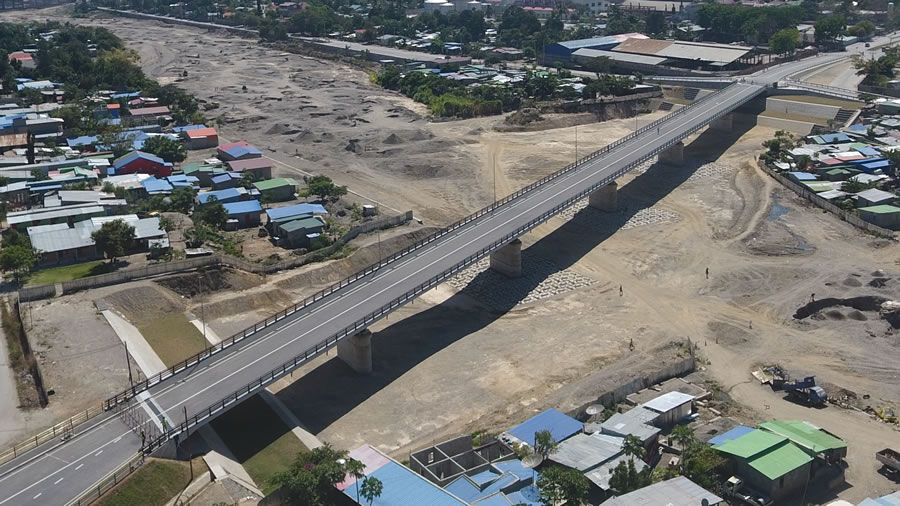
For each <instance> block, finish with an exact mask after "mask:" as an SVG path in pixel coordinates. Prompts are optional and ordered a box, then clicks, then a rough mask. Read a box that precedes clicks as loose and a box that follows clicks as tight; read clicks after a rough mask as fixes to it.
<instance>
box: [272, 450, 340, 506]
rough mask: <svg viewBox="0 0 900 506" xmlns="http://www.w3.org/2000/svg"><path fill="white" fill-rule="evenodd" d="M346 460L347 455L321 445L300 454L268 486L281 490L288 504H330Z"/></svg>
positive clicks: (312, 505)
mask: <svg viewBox="0 0 900 506" xmlns="http://www.w3.org/2000/svg"><path fill="white" fill-rule="evenodd" d="M349 460H352V459H349V458H348V457H347V452H345V451H338V450H335V449H334V448H332V446H331V445H330V444H328V443H325V444H324V445H322V446H320V447H318V448H315V449H313V450H309V451H304V452H300V454H298V455H297V458H295V459H294V462H293V463H291V466H290V467H289V468H288V469H287V470H286V471H283V472H281V473H278V474H276V475H275V477H274V478H272V484H274V485H277V486H280V487H281V489H282V491H283V493H284V500H285V502H287V503H288V504H308V505H310V506H320V505H326V504H331V502H332V500H331V497H332V496H333V494H335V493H339V492H337V490H336V489H335V487H334V486H335V485H337V484H338V483H340V482H342V481H344V478H345V476H346V475H347V463H348V461H349Z"/></svg>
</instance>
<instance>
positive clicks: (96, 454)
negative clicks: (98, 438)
mask: <svg viewBox="0 0 900 506" xmlns="http://www.w3.org/2000/svg"><path fill="white" fill-rule="evenodd" d="M101 453H103V450H100V451H99V452H97V453H95V454H94V456H95V457H99V456H100V454H101Z"/></svg>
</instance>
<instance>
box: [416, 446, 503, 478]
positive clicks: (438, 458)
mask: <svg viewBox="0 0 900 506" xmlns="http://www.w3.org/2000/svg"><path fill="white" fill-rule="evenodd" d="M515 456H516V454H515V452H513V450H512V448H510V447H509V446H507V445H506V444H505V443H504V442H503V441H500V440H499V439H493V438H492V439H490V440H489V441H487V442H482V444H481V445H479V446H475V444H474V441H473V439H472V436H470V435H463V436H459V437H456V438H453V439H451V440H448V441H443V442H441V443H437V444H435V445H432V446H429V447H427V448H423V449H421V450H419V451H417V452H413V453H411V454H410V456H409V468H410V469H412V470H413V471H415V472H417V473H419V474H420V475H422V476H424V477H425V478H426V479H428V481H430V482H432V483H434V484H436V485H438V486H440V487H445V486H447V485H449V484H450V483H451V482H452V481H453V480H455V479H457V478H459V477H460V476H463V475H472V474H476V473H480V472H482V471H486V470H488V469H489V468H490V466H491V465H492V464H497V463H499V462H501V461H509V460H511V459H514V458H515Z"/></svg>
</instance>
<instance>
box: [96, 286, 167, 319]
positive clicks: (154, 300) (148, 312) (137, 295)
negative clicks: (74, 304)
mask: <svg viewBox="0 0 900 506" xmlns="http://www.w3.org/2000/svg"><path fill="white" fill-rule="evenodd" d="M104 300H105V301H106V302H107V303H108V304H110V305H111V306H113V307H114V308H116V309H117V310H118V311H119V312H120V313H122V316H124V317H125V318H127V319H128V321H130V322H131V323H133V324H135V325H138V324H140V323H141V322H147V321H151V320H158V319H161V318H165V317H166V316H168V315H170V314H172V313H181V312H183V311H184V306H183V305H182V304H181V301H176V300H175V299H174V298H173V297H172V296H170V295H169V294H168V293H166V292H165V291H164V290H160V289H158V288H156V287H153V286H137V287H134V288H127V289H125V290H121V291H118V292H115V293H113V294H111V295H109V296H107V297H104Z"/></svg>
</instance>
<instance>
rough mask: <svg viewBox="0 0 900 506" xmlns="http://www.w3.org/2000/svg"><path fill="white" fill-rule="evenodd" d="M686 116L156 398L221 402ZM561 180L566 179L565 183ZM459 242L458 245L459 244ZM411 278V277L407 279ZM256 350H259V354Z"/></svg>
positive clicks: (601, 174)
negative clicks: (195, 384) (192, 383)
mask: <svg viewBox="0 0 900 506" xmlns="http://www.w3.org/2000/svg"><path fill="white" fill-rule="evenodd" d="M752 92H753V87H747V86H745V87H742V88H738V89H736V90H735V91H734V92H733V93H731V95H732V96H731V97H726V98H722V99H721V100H717V102H719V101H724V100H726V99H728V100H740V99H741V98H743V96H744V94H746V93H752ZM715 106H716V102H713V103H711V104H710V105H708V106H706V107H708V108H709V109H710V110H712V108H714V107H715ZM685 116H687V117H686V118H684V120H683V121H680V124H678V125H669V124H667V126H675V127H677V128H675V129H674V131H672V133H671V134H670V135H660V136H656V135H652V134H650V135H648V137H650V138H651V140H652V141H653V142H651V143H650V144H646V143H645V142H643V141H644V137H643V136H642V137H641V138H639V139H635V140H636V141H641V142H635V143H634V144H632V145H631V146H629V144H630V143H626V144H623V145H622V146H623V148H627V147H633V148H634V149H631V150H629V151H627V152H625V153H623V154H622V155H620V156H619V157H618V159H615V157H613V158H614V159H613V160H612V162H613V163H612V164H611V165H610V166H608V167H607V168H606V169H603V170H601V171H596V172H595V173H593V174H590V173H589V172H590V170H580V171H577V172H573V173H572V174H573V175H571V176H570V175H567V177H562V178H560V179H559V180H556V181H554V182H553V183H552V184H548V185H547V187H545V188H544V189H542V190H541V191H539V192H537V193H536V194H535V195H539V196H542V197H543V202H541V203H540V205H535V204H534V202H533V201H532V200H533V199H534V197H531V196H529V198H525V199H522V200H520V201H517V202H515V203H513V204H512V205H510V207H509V208H505V209H503V210H501V211H499V212H497V213H495V214H494V215H493V217H492V218H491V220H488V221H486V222H485V223H489V224H491V225H492V226H490V227H488V229H487V230H484V231H483V232H482V234H481V235H479V236H478V237H476V238H475V240H473V239H472V237H470V234H471V232H472V230H475V228H473V229H466V230H465V231H464V232H458V233H453V234H450V236H451V239H450V241H449V242H447V243H446V246H447V247H448V248H454V247H455V249H451V251H449V252H445V251H444V250H438V249H435V248H431V249H429V250H428V251H426V252H424V253H423V254H421V255H413V258H412V259H409V260H405V261H404V262H403V263H398V264H395V265H393V266H392V268H390V269H383V270H382V271H381V273H380V274H378V275H377V276H376V277H375V278H374V282H373V283H366V284H362V285H360V286H358V287H357V288H355V289H352V290H350V291H348V292H346V293H345V294H344V295H342V296H339V297H338V299H337V300H335V301H332V304H334V305H335V307H334V308H333V309H332V308H325V309H326V311H324V313H323V318H326V319H324V321H323V319H322V318H315V319H314V320H313V321H311V322H310V324H311V325H315V326H314V327H313V328H308V327H305V328H300V329H296V330H299V331H302V333H300V334H299V335H295V334H294V332H295V329H294V327H295V326H297V325H300V324H302V323H304V321H305V319H299V320H296V321H293V322H291V323H289V324H287V325H285V326H283V327H281V328H280V329H279V330H278V331H277V333H278V334H282V335H279V336H278V337H276V338H275V339H266V340H261V341H256V342H253V343H249V344H248V345H247V346H246V347H241V348H240V350H239V351H242V352H243V351H247V352H249V350H248V349H247V348H250V347H252V348H253V349H254V354H253V355H254V357H255V358H254V360H252V361H251V362H250V363H241V362H236V363H235V364H234V365H235V366H238V367H239V369H234V368H232V367H227V368H219V367H211V368H210V369H208V370H207V371H205V372H204V374H203V375H202V376H200V375H198V376H197V377H196V378H195V379H196V380H198V381H199V380H202V381H204V382H205V383H210V384H209V385H206V386H205V387H204V388H201V389H200V390H193V389H188V391H190V395H189V396H188V397H184V396H182V395H181V392H184V390H183V389H182V388H178V389H177V392H176V389H169V390H167V391H161V392H153V396H154V398H155V399H156V400H157V402H158V403H159V404H160V405H161V406H163V408H164V409H165V408H168V410H171V409H173V408H177V407H179V406H181V405H187V406H188V408H189V412H191V413H196V412H197V411H196V410H205V409H206V408H208V407H209V406H210V405H211V404H215V403H216V402H220V401H221V399H222V398H223V397H225V396H227V395H228V394H230V393H232V392H234V391H235V390H237V389H238V388H241V387H242V386H244V385H246V384H248V383H250V382H252V381H255V380H256V379H258V378H259V377H260V376H261V375H263V374H265V373H267V372H269V371H270V370H271V369H273V368H275V367H277V366H278V365H280V364H281V363H283V362H284V361H285V360H288V359H290V358H291V357H293V356H296V355H298V354H300V353H302V352H303V351H305V350H306V349H309V348H310V347H312V346H314V345H315V344H316V343H318V342H321V341H322V340H324V336H330V335H333V334H335V333H337V332H340V331H342V330H343V329H344V328H346V327H347V326H350V325H352V324H353V322H355V321H356V320H357V319H358V318H341V316H343V315H347V314H357V315H363V314H368V313H371V312H374V311H376V310H378V309H379V308H380V307H381V306H382V305H383V304H384V301H388V300H392V299H394V298H396V297H397V296H400V295H403V294H405V293H406V292H408V291H409V289H411V288H410V287H414V286H418V285H420V284H421V283H423V282H425V281H427V280H428V279H430V278H431V277H433V276H435V275H437V274H439V273H441V272H443V271H444V270H446V268H447V266H449V265H454V264H456V263H458V262H459V261H462V260H463V259H464V258H466V257H467V256H469V255H471V254H472V253H474V252H475V251H478V250H479V249H481V248H483V247H485V246H487V245H488V244H490V243H491V242H493V241H494V240H495V237H496V236H498V235H503V233H508V232H507V231H512V230H513V229H515V228H516V227H518V226H519V225H521V224H524V223H526V222H527V221H529V220H531V219H532V218H534V217H537V216H538V215H540V214H542V213H543V212H544V211H546V210H549V209H550V208H552V207H553V206H555V205H556V203H557V202H558V201H559V200H563V199H565V198H568V197H569V196H571V195H574V194H575V193H577V192H578V191H579V190H581V189H583V188H584V187H586V186H588V185H591V184H594V181H593V180H602V179H603V178H606V177H609V175H610V174H612V173H614V172H615V171H616V170H618V169H620V168H621V167H623V166H624V165H626V164H627V163H630V162H631V161H634V160H636V159H640V158H642V157H643V156H644V155H643V153H646V152H647V150H648V149H652V148H653V147H656V146H658V145H659V144H661V143H664V142H667V141H669V140H671V139H672V138H673V137H676V136H678V135H680V132H682V131H684V129H687V128H689V127H690V126H692V125H693V124H696V121H698V118H700V117H703V116H705V114H702V113H701V114H697V118H692V117H690V115H685ZM673 119H674V118H673ZM574 175H581V176H583V177H580V178H578V179H577V180H576V181H575V182H574V183H572V182H571V180H572V179H573V178H574V177H575V176H574ZM565 183H569V184H568V185H566V184H565ZM561 185H565V187H564V188H563V189H562V190H559V191H556V192H553V194H552V195H549V196H544V193H546V192H548V191H550V190H551V189H553V188H558V187H560V186H561ZM519 206H523V207H525V208H526V209H528V210H529V211H530V212H525V213H522V214H519V215H511V217H510V219H507V220H504V221H502V222H501V223H499V224H495V223H494V220H497V219H499V218H498V216H500V215H501V214H505V213H506V212H508V211H512V210H515V208H516V207H519ZM476 228H479V229H480V228H482V227H481V226H478V227H476ZM458 244H459V245H460V246H458V247H457V245H458ZM438 251H440V253H434V255H438V254H440V256H438V257H437V258H436V259H435V258H434V256H433V255H432V254H429V253H430V252H438ZM409 270H412V272H411V273H407V271H409ZM410 278H414V279H412V280H410ZM286 335H288V336H290V337H288V338H287V339H288V340H287V342H285V341H284V340H283V338H284V337H285V336H286ZM279 338H281V339H279ZM260 354H262V355H261V356H260ZM192 379H193V378H192ZM223 382H226V383H227V386H226V387H223V386H222V385H220V384H221V383H223ZM205 383H204V384H205Z"/></svg>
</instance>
